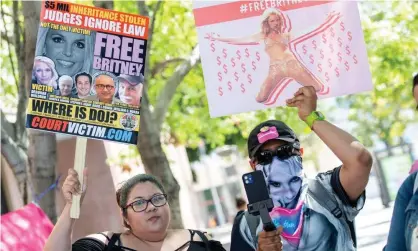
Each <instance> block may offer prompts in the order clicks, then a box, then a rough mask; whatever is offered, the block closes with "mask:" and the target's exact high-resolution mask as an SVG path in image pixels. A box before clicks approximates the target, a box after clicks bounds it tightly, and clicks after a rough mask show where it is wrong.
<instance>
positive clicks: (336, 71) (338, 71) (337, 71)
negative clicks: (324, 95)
mask: <svg viewBox="0 0 418 251" xmlns="http://www.w3.org/2000/svg"><path fill="white" fill-rule="evenodd" d="M334 72H335V76H337V77H339V76H340V69H338V67H335V69H334Z"/></svg>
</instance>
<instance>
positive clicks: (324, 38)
mask: <svg viewBox="0 0 418 251" xmlns="http://www.w3.org/2000/svg"><path fill="white" fill-rule="evenodd" d="M322 42H323V43H324V44H326V43H327V36H326V35H325V33H322Z"/></svg>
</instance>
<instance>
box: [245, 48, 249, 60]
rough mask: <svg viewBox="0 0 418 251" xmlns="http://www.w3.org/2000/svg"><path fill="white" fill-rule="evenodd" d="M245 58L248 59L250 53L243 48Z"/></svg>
mask: <svg viewBox="0 0 418 251" xmlns="http://www.w3.org/2000/svg"><path fill="white" fill-rule="evenodd" d="M245 56H246V57H247V58H248V57H249V56H250V53H249V52H248V48H245Z"/></svg>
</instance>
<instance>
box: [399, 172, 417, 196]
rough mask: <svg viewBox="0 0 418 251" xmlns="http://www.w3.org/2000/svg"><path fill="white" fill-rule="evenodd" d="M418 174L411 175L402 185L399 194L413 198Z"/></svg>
mask: <svg viewBox="0 0 418 251" xmlns="http://www.w3.org/2000/svg"><path fill="white" fill-rule="evenodd" d="M417 175H418V172H414V173H411V174H410V175H409V176H408V177H406V179H405V180H404V182H403V183H402V185H401V187H400V188H399V191H398V193H400V194H404V195H408V197H409V196H412V195H413V194H414V193H415V191H414V185H415V180H416V179H417Z"/></svg>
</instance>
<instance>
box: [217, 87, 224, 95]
mask: <svg viewBox="0 0 418 251" xmlns="http://www.w3.org/2000/svg"><path fill="white" fill-rule="evenodd" d="M218 94H219V96H221V97H222V96H223V95H224V92H223V91H222V87H221V86H219V88H218Z"/></svg>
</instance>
